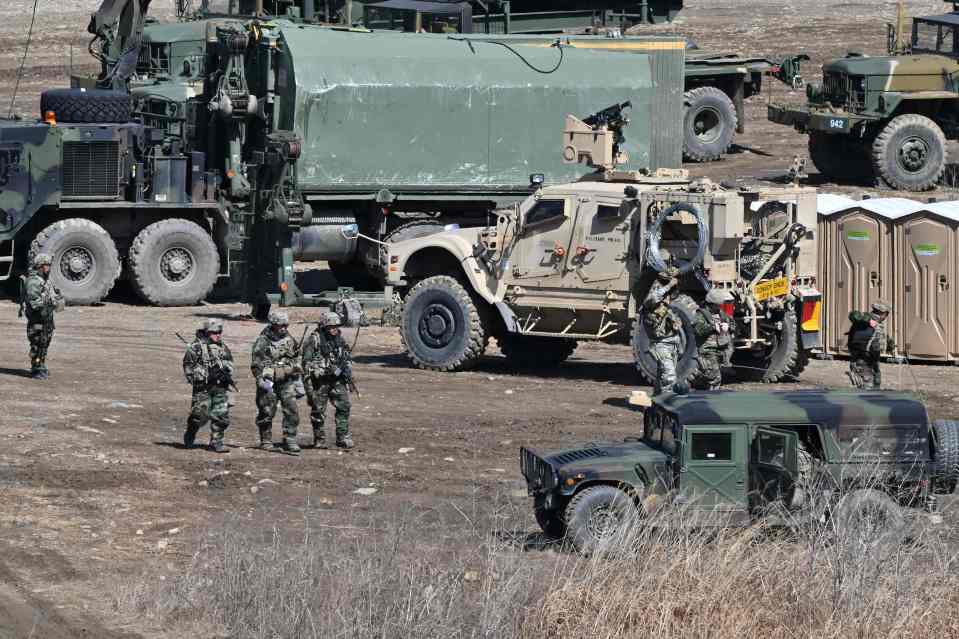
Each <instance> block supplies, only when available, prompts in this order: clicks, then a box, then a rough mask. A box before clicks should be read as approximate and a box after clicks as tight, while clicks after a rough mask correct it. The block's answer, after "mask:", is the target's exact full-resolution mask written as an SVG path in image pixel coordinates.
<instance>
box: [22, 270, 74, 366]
mask: <svg viewBox="0 0 959 639" xmlns="http://www.w3.org/2000/svg"><path fill="white" fill-rule="evenodd" d="M50 263H51V259H50V256H49V255H47V254H46V253H37V254H36V255H35V256H34V257H33V263H32V268H31V269H30V273H29V274H28V275H27V277H26V279H25V280H24V283H23V292H22V293H21V296H20V313H19V314H20V316H23V314H24V313H26V316H27V341H29V342H30V377H32V378H33V379H47V377H49V373H48V372H47V350H48V349H49V348H50V342H51V341H52V340H53V329H54V328H55V326H54V324H53V314H54V313H55V312H56V311H62V310H63V307H64V300H63V296H62V295H61V294H60V291H58V290H57V288H56V287H55V286H54V285H53V283H52V282H51V281H50Z"/></svg>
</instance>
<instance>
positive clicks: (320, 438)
mask: <svg viewBox="0 0 959 639" xmlns="http://www.w3.org/2000/svg"><path fill="white" fill-rule="evenodd" d="M313 448H319V449H321V450H327V449H328V448H329V446H328V445H327V443H326V433H325V432H323V431H322V430H314V431H313Z"/></svg>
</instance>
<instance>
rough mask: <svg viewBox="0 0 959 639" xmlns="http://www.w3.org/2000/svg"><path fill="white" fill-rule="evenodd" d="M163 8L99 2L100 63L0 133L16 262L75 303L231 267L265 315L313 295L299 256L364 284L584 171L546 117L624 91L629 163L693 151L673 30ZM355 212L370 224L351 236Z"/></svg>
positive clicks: (149, 297) (590, 106) (204, 278)
mask: <svg viewBox="0 0 959 639" xmlns="http://www.w3.org/2000/svg"><path fill="white" fill-rule="evenodd" d="M149 4H150V3H149V0H136V1H134V0H105V2H104V3H103V6H102V7H101V8H100V10H99V11H98V12H97V13H96V14H94V17H93V20H92V21H91V24H90V30H91V31H92V32H93V33H94V34H95V40H94V42H93V44H92V51H93V53H94V54H95V55H96V56H97V57H98V58H99V59H100V60H101V62H102V71H101V73H100V75H99V77H97V78H75V79H74V88H73V89H72V90H62V91H52V92H47V93H45V94H44V97H43V98H42V100H41V102H42V104H41V108H42V110H43V111H44V112H45V115H44V117H45V118H46V119H45V120H44V121H40V122H37V121H27V120H11V121H8V122H6V123H5V126H4V128H3V135H4V137H3V142H6V143H9V144H11V145H13V146H11V147H10V150H11V152H14V151H23V150H26V151H28V152H22V153H13V154H11V155H9V156H8V157H9V158H15V159H16V162H15V163H14V164H10V165H8V173H9V174H11V175H14V176H16V177H18V178H21V179H18V180H17V181H16V182H15V184H16V185H17V186H16V187H15V188H12V187H8V188H7V189H5V191H4V192H3V194H2V196H0V197H2V198H3V201H4V204H3V208H4V210H5V211H7V216H6V218H5V220H6V226H5V227H0V247H2V249H3V250H4V251H5V254H4V255H5V261H4V262H2V263H0V264H4V265H5V266H6V272H5V273H3V274H2V276H3V277H10V276H11V274H12V273H14V272H15V271H16V270H17V269H22V268H23V265H24V264H25V261H26V259H27V256H28V253H29V252H31V251H41V250H42V251H49V252H51V253H52V254H53V257H54V263H55V264H54V269H53V272H54V276H53V277H54V281H55V283H56V284H57V285H58V286H59V287H60V288H61V290H62V291H63V292H64V295H65V296H66V297H67V299H68V301H70V302H72V303H85V302H89V301H92V300H95V299H99V298H100V297H102V296H103V295H105V294H106V293H107V292H108V291H109V290H110V288H111V287H112V286H113V283H114V281H115V280H116V279H117V277H118V275H119V274H120V273H121V272H122V273H126V275H127V276H128V277H129V278H130V279H131V280H132V281H133V284H134V287H135V289H136V290H137V292H139V294H140V295H141V296H142V297H143V299H145V300H146V301H148V302H150V303H154V304H190V303H195V302H197V301H198V300H200V299H202V298H203V297H204V296H205V295H206V294H207V293H208V292H209V291H210V289H211V288H212V287H213V286H214V284H216V283H218V282H219V283H220V284H221V288H222V289H224V291H225V292H231V291H233V292H238V293H242V294H243V295H244V296H245V297H247V298H248V299H250V300H251V301H253V302H254V303H255V305H256V306H257V308H259V309H261V310H262V309H263V308H265V307H266V306H267V305H268V304H269V303H283V304H293V303H296V302H297V301H302V300H305V297H304V296H303V295H302V293H301V291H300V290H299V289H298V287H297V286H296V283H295V281H294V276H293V262H294V260H297V259H302V260H326V261H328V262H330V264H331V266H332V267H333V269H334V273H335V274H336V276H337V279H338V280H340V281H341V283H343V284H347V285H354V286H355V285H364V284H368V283H369V282H370V281H371V278H370V277H369V276H368V274H367V273H368V271H367V264H373V265H375V266H376V267H377V268H378V265H379V258H378V248H377V247H378V244H377V243H378V242H381V241H390V240H392V239H397V238H402V237H410V236H415V235H417V234H421V233H424V232H427V231H429V230H435V229H436V228H441V227H442V225H443V224H447V223H459V224H481V223H482V222H483V221H484V220H485V219H486V216H487V215H488V214H489V213H490V212H491V211H492V210H494V209H495V208H496V207H498V206H502V205H505V204H508V203H510V202H515V201H519V200H521V199H523V198H525V197H526V196H527V195H528V194H529V193H530V191H531V188H530V184H529V175H530V174H531V173H542V174H545V175H547V176H549V179H550V180H551V181H562V180H569V179H573V178H575V177H576V172H575V171H573V170H572V169H570V167H567V166H565V165H563V163H562V162H561V161H560V160H559V159H558V153H557V151H558V149H557V148H556V147H557V142H556V139H555V136H553V135H551V134H550V133H549V130H550V129H551V128H554V127H550V126H549V125H548V123H549V122H550V121H553V122H554V126H555V125H558V124H559V123H561V122H562V121H563V118H564V117H565V113H567V112H569V111H590V110H595V109H596V108H598V107H600V106H602V105H604V104H608V103H610V102H618V101H623V100H632V101H633V103H635V104H637V105H641V108H640V109H638V111H637V112H638V113H639V114H640V115H639V116H638V117H636V118H635V127H636V134H635V135H634V136H633V138H632V139H631V141H630V143H629V145H628V151H629V153H630V155H631V157H632V158H633V162H634V164H633V165H632V166H633V168H637V169H638V168H641V167H652V166H676V165H678V164H679V163H680V161H681V151H680V149H679V147H678V145H676V144H675V142H674V140H675V139H676V138H677V137H678V133H679V128H680V126H681V123H680V121H679V118H678V117H672V118H670V117H666V118H664V117H663V116H662V114H664V113H666V114H669V113H672V114H677V113H679V111H680V109H681V101H682V68H683V56H684V52H683V49H682V42H681V41H680V40H678V39H676V38H653V39H652V40H655V41H656V42H657V43H659V48H658V49H657V50H656V51H651V52H650V53H648V54H644V55H642V56H623V55H621V54H618V53H610V52H604V51H592V50H587V51H584V50H578V49H575V48H572V47H565V46H561V45H557V46H552V47H547V48H534V47H529V48H524V49H523V50H522V51H519V50H518V48H516V47H505V46H502V45H501V44H499V43H491V42H481V41H470V42H463V41H454V40H450V39H447V38H445V37H443V36H418V35H411V34H402V33H391V32H386V33H371V32H368V31H364V30H360V31H355V30H350V29H344V28H329V27H324V26H320V25H315V24H307V23H304V22H303V21H302V20H299V21H294V20H284V19H278V18H275V17H273V16H271V15H268V14H267V13H266V5H265V4H264V3H263V2H259V1H258V2H246V1H240V2H229V3H227V6H226V7H225V9H224V12H223V13H218V12H217V11H215V7H214V6H213V5H212V4H210V3H207V2H203V3H200V4H199V5H198V7H197V8H196V10H195V11H194V10H190V11H187V9H188V7H187V6H186V4H187V3H181V6H180V8H181V16H180V18H181V19H180V20H179V21H177V22H173V23H168V24H163V23H157V22H150V21H147V20H146V16H145V12H146V10H147V8H148V6H149ZM268 4H273V5H276V6H282V7H284V8H290V7H289V3H268ZM274 9H275V7H274ZM542 70H549V71H550V72H549V73H546V74H543V73H539V71H542ZM35 145H40V146H35ZM41 147H42V148H41ZM41 156H42V157H43V158H45V159H44V162H45V163H44V164H42V165H41V164H38V162H39V158H40V157H41ZM40 167H42V168H40ZM41 185H42V186H43V191H42V192H41V190H40V186H41ZM41 195H42V196H43V197H41ZM353 224H355V225H357V226H358V227H359V229H360V231H361V233H362V237H361V238H360V239H356V238H355V237H354V238H348V237H346V236H345V235H344V234H343V232H342V229H343V228H344V226H349V225H353Z"/></svg>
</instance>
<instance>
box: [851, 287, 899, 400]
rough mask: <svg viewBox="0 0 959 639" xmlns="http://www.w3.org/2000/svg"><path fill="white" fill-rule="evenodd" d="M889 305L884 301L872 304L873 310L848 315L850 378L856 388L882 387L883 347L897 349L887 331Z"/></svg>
mask: <svg viewBox="0 0 959 639" xmlns="http://www.w3.org/2000/svg"><path fill="white" fill-rule="evenodd" d="M889 310H890V305H889V304H888V303H887V302H884V301H882V300H876V301H875V302H873V303H872V308H871V309H870V312H868V313H865V312H861V311H853V312H851V313H850V314H849V321H850V322H851V323H852V326H850V327H849V332H848V333H846V335H848V340H847V342H846V345H847V346H848V348H849V373H848V374H849V379H850V381H851V382H852V385H853V386H855V387H856V388H867V387H871V388H872V389H874V390H878V389H879V388H880V387H881V386H882V373H881V372H880V370H879V358H880V356H881V355H882V352H883V351H884V350H886V351H895V349H896V344H895V342H893V340H892V338H891V337H889V336H888V335H887V334H886V324H885V322H886V318H887V317H889Z"/></svg>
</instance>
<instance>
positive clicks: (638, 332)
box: [630, 295, 699, 386]
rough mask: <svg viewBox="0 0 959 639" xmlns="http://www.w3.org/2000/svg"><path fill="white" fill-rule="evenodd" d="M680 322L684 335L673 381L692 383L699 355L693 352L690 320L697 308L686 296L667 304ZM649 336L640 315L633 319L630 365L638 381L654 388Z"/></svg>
mask: <svg viewBox="0 0 959 639" xmlns="http://www.w3.org/2000/svg"><path fill="white" fill-rule="evenodd" d="M670 308H672V309H673V310H674V311H675V312H676V313H677V315H679V317H680V318H681V319H682V321H683V335H682V336H681V338H680V342H679V347H680V353H679V361H678V362H677V364H676V381H677V382H687V383H691V381H692V379H693V377H694V376H695V375H696V372H697V371H698V370H699V351H698V350H697V348H696V336H695V333H694V332H693V317H694V316H695V313H696V309H697V308H698V307H697V305H696V302H694V301H693V299H692V298H691V297H689V296H688V295H677V296H676V299H675V300H674V301H673V303H672V304H670ZM649 341H650V340H649V335H647V334H646V326H645V325H644V324H643V313H642V311H640V313H639V314H638V315H637V316H636V321H635V322H633V336H632V339H631V340H630V342H631V344H632V348H633V362H634V363H635V364H636V368H637V370H639V374H640V377H642V378H643V380H644V381H646V383H648V384H652V385H654V386H655V384H656V371H657V368H658V367H657V364H656V360H654V359H653V356H652V355H651V354H650V352H649Z"/></svg>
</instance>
